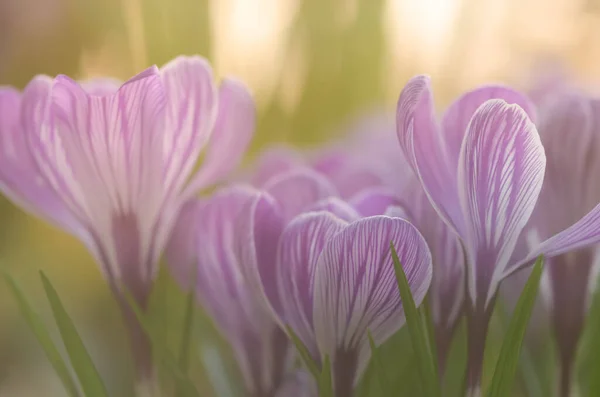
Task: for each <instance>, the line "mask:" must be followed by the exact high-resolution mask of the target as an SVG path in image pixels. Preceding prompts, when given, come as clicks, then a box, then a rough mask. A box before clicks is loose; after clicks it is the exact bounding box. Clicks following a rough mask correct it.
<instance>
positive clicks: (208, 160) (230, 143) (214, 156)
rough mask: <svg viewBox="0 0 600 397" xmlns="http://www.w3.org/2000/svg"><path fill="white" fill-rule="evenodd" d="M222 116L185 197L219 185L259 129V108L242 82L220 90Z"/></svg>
mask: <svg viewBox="0 0 600 397" xmlns="http://www.w3.org/2000/svg"><path fill="white" fill-rule="evenodd" d="M218 110H219V113H218V117H217V121H216V122H215V127H214V129H215V131H214V133H213V135H212V136H211V139H210V142H209V144H208V148H207V152H206V157H205V159H204V162H203V164H202V167H201V168H200V170H199V171H198V174H197V175H196V176H195V177H194V179H192V181H190V184H189V185H188V187H187V189H186V194H194V193H195V192H197V191H199V190H200V189H202V188H204V187H207V186H209V185H212V184H214V183H216V182H218V181H219V180H220V179H222V178H224V177H225V176H227V175H228V174H229V173H230V172H231V171H233V170H234V169H235V167H237V166H238V165H239V163H240V161H241V160H242V157H243V155H244V153H245V151H246V149H247V148H248V144H249V143H250V140H251V139H252V135H253V134H254V129H255V127H256V108H255V105H254V100H253V98H252V95H251V94H250V92H249V91H248V88H247V87H246V86H245V85H244V84H242V83H241V82H239V81H236V80H233V79H225V80H223V82H222V83H221V86H220V87H219V109H218Z"/></svg>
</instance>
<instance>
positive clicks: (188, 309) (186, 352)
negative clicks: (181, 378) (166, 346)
mask: <svg viewBox="0 0 600 397" xmlns="http://www.w3.org/2000/svg"><path fill="white" fill-rule="evenodd" d="M195 300H196V294H195V293H194V289H192V290H191V291H190V292H189V293H188V297H187V299H186V304H185V315H184V321H183V332H182V335H181V344H180V346H179V369H180V370H181V372H182V373H184V374H187V372H188V369H189V364H190V353H191V350H192V329H193V327H194V304H195ZM178 386H179V385H178ZM175 395H176V396H183V391H181V390H179V388H178V390H177V391H176V393H175Z"/></svg>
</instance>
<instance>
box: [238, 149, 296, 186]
mask: <svg viewBox="0 0 600 397" xmlns="http://www.w3.org/2000/svg"><path fill="white" fill-rule="evenodd" d="M305 166H306V164H305V161H304V159H303V158H302V156H301V154H300V153H299V152H298V150H296V149H294V148H293V147H291V146H284V145H278V146H273V147H270V148H268V149H266V150H265V151H263V152H262V153H261V154H260V155H259V158H258V161H257V165H256V167H255V169H254V170H253V175H252V176H251V178H250V180H251V182H252V184H253V185H255V186H259V187H262V186H264V185H265V184H266V183H267V182H268V181H269V180H270V179H271V178H273V177H275V176H276V175H279V174H282V173H286V172H288V171H290V170H292V169H294V168H299V167H305Z"/></svg>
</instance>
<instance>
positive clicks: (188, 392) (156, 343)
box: [124, 290, 199, 397]
mask: <svg viewBox="0 0 600 397" xmlns="http://www.w3.org/2000/svg"><path fill="white" fill-rule="evenodd" d="M124 296H125V299H126V300H127V303H128V304H129V306H130V307H131V310H132V311H133V313H134V315H135V317H136V319H137V320H138V322H139V323H140V325H141V327H142V329H143V330H144V332H145V333H146V335H148V338H149V339H150V342H151V343H152V350H153V353H154V354H155V355H156V357H157V358H158V359H159V360H160V361H161V363H162V364H163V365H164V366H165V368H166V369H167V370H168V371H169V373H170V374H171V376H173V378H174V379H175V381H176V384H177V389H178V391H179V392H180V395H181V396H185V397H199V393H198V390H197V389H196V387H195V386H194V383H193V382H192V381H191V380H190V379H189V378H188V376H187V375H186V374H185V373H183V372H182V371H181V369H180V368H179V363H178V362H177V359H176V358H175V356H174V355H173V354H172V353H171V351H169V348H168V346H167V344H166V342H165V341H164V339H163V338H162V337H161V335H159V334H158V333H156V332H154V330H153V328H152V326H151V324H150V323H151V321H150V320H149V319H148V318H146V316H145V315H144V313H143V312H142V309H141V308H140V307H139V305H138V304H137V302H136V301H135V299H134V298H133V296H132V295H131V293H129V292H128V291H126V290H124Z"/></svg>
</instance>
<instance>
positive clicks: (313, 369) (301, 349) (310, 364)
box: [285, 325, 321, 381]
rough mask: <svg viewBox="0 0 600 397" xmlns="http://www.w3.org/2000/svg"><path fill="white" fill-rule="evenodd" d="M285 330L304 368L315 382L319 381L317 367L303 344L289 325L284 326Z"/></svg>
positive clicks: (319, 373)
mask: <svg viewBox="0 0 600 397" xmlns="http://www.w3.org/2000/svg"><path fill="white" fill-rule="evenodd" d="M285 329H286V331H287V333H288V335H289V336H290V339H291V340H292V342H293V343H294V345H295V346H296V350H297V351H298V354H300V358H301V359H302V362H304V365H306V368H307V369H308V370H309V371H310V373H311V374H312V375H313V376H314V377H315V380H317V381H319V378H320V377H321V372H320V371H319V366H318V365H317V364H316V363H315V362H314V361H313V359H312V357H311V356H310V353H309V352H308V349H307V348H306V346H304V343H302V341H301V340H300V338H298V335H296V333H295V332H294V330H292V328H290V326H289V325H286V327H285Z"/></svg>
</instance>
